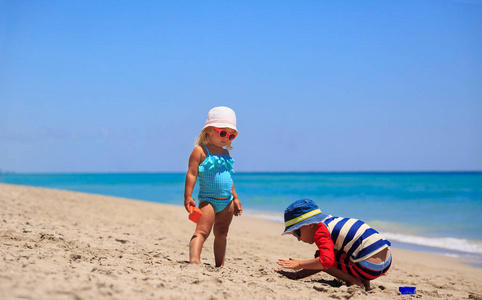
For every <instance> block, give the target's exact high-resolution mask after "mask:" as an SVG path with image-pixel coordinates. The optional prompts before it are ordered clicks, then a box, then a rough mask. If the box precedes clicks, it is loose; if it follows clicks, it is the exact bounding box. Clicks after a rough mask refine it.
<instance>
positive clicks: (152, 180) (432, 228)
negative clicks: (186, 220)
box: [0, 172, 482, 259]
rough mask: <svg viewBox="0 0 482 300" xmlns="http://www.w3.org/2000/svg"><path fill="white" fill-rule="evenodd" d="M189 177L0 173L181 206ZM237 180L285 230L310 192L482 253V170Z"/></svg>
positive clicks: (331, 206)
mask: <svg viewBox="0 0 482 300" xmlns="http://www.w3.org/2000/svg"><path fill="white" fill-rule="evenodd" d="M184 177H185V175H184V174H0V182H4V183H11V184H21V185H30V186H38V187H47V188H55V189H62V190H71V191H79V192H87V193H94V194H104V195H110V196H117V197H124V198H131V199H137V200H144V201H152V202H159V203H168V204H175V205H182V204H183V194H184ZM233 178H234V182H235V187H236V191H237V193H238V195H239V198H240V200H241V202H242V204H243V207H244V210H245V214H247V215H255V216H258V217H262V218H267V219H270V220H273V221H275V222H280V232H281V231H282V226H283V225H282V224H281V223H282V213H283V211H284V209H285V208H286V206H288V205H289V204H290V203H291V202H293V201H295V200H297V199H301V198H311V199H313V200H314V201H315V202H317V203H318V205H319V206H320V208H321V210H322V211H323V212H324V213H329V214H332V215H336V216H344V217H354V218H358V219H361V220H363V221H365V222H368V223H369V224H370V225H372V226H373V227H375V228H376V229H378V230H379V231H381V232H382V233H383V234H384V235H385V236H386V237H387V238H388V239H389V240H391V241H392V243H393V244H394V245H395V246H397V245H401V246H407V245H411V246H412V247H414V249H417V247H426V248H427V249H429V250H430V251H436V252H441V253H446V254H450V255H457V256H460V255H461V254H463V255H468V254H470V255H472V256H474V257H476V258H477V259H480V258H481V257H482V218H481V217H480V214H481V213H482V172H467V173H464V172H461V173H450V172H449V173H234V174H233ZM196 194H197V186H196V189H195V192H194V195H196ZM470 255H469V256H470Z"/></svg>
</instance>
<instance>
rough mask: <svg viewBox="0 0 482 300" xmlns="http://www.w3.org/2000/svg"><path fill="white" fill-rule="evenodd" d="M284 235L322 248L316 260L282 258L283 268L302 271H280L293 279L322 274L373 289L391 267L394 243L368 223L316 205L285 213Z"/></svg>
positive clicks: (298, 204)
mask: <svg viewBox="0 0 482 300" xmlns="http://www.w3.org/2000/svg"><path fill="white" fill-rule="evenodd" d="M284 218H285V231H284V232H283V235H284V234H292V235H294V236H295V237H296V238H298V241H303V242H305V243H308V244H313V243H315V244H316V245H317V246H318V251H316V254H315V258H314V259H307V260H291V259H289V260H286V259H278V265H280V266H282V267H283V268H287V269H293V270H300V271H298V272H295V273H292V272H285V271H283V270H282V269H280V268H278V269H275V271H276V272H278V273H280V274H282V275H285V276H287V277H289V278H292V279H296V278H303V277H306V276H309V275H312V274H315V273H318V272H320V271H325V272H326V273H328V274H330V275H332V276H334V277H336V278H338V279H341V280H344V281H346V282H347V284H348V285H352V284H356V285H358V286H359V287H360V288H362V289H366V290H369V289H370V280H373V279H375V278H378V277H380V276H382V275H383V274H385V273H386V272H387V271H388V269H389V268H390V265H391V262H392V257H391V255H390V245H391V244H390V242H389V241H388V240H386V239H385V238H384V237H383V236H382V235H381V234H380V233H378V232H377V231H376V230H375V229H373V228H371V227H370V226H368V225H367V224H366V223H364V222H362V221H360V220H357V219H352V218H341V217H333V216H331V215H325V214H322V212H321V210H320V209H319V208H318V206H317V205H316V203H315V202H313V201H312V200H310V199H303V200H298V201H295V202H293V203H292V204H291V205H290V206H288V208H286V210H285V214H284Z"/></svg>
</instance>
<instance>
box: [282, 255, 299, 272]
mask: <svg viewBox="0 0 482 300" xmlns="http://www.w3.org/2000/svg"><path fill="white" fill-rule="evenodd" d="M278 265H280V266H282V267H283V268H287V269H292V270H299V269H301V265H300V262H299V261H298V260H292V259H282V258H280V259H278Z"/></svg>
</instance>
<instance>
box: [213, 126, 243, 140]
mask: <svg viewBox="0 0 482 300" xmlns="http://www.w3.org/2000/svg"><path fill="white" fill-rule="evenodd" d="M212 127H213V128H214V129H215V130H216V131H217V132H218V135H219V137H220V138H222V139H228V140H230V141H232V140H234V139H235V138H236V136H237V135H238V134H237V133H236V132H233V133H229V132H227V131H226V130H224V129H219V128H217V127H214V126H212Z"/></svg>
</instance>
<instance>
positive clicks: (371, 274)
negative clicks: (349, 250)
mask: <svg viewBox="0 0 482 300" xmlns="http://www.w3.org/2000/svg"><path fill="white" fill-rule="evenodd" d="M318 253H319V252H318V251H317V252H316V253H315V257H318ZM335 264H336V265H334V266H336V268H337V269H340V270H341V271H343V272H344V273H348V274H350V275H353V276H355V277H358V278H360V279H363V280H373V279H376V278H378V277H380V276H382V275H383V274H385V273H386V272H387V271H388V269H390V266H391V265H392V255H391V253H390V252H389V255H388V259H387V261H385V262H383V263H381V264H376V263H373V262H370V261H367V260H362V261H359V262H356V263H355V262H353V261H351V259H350V257H349V256H348V255H346V253H343V252H341V251H335Z"/></svg>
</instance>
